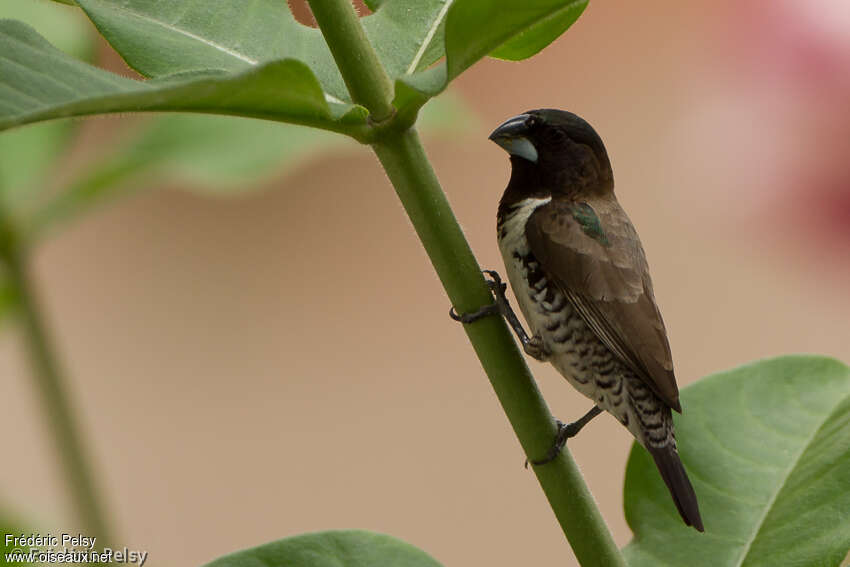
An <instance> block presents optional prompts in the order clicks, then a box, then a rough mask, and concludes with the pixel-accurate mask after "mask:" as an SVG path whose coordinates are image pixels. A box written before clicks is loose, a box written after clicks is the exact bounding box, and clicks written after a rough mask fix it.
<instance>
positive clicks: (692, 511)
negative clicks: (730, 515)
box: [649, 444, 705, 532]
mask: <svg viewBox="0 0 850 567" xmlns="http://www.w3.org/2000/svg"><path fill="white" fill-rule="evenodd" d="M649 454H650V455H652V458H653V459H655V465H656V466H657V467H658V470H659V471H660V472H661V478H663V479H664V484H666V485H667V488H668V489H669V490H670V494H671V495H672V496H673V502H675V503H676V508H677V509H678V510H679V515H681V516H682V519H683V520H685V524H687V525H689V526H693V527H694V528H696V529H697V530H699V531H701V532H702V531H705V530H704V529H703V527H702V518H701V517H700V515H699V504H697V495H696V494H694V487H693V486H691V481H690V480H689V479H688V474H687V473H686V472H685V467H684V466H683V465H682V461H681V460H680V459H679V452H678V451H676V448H675V446H674V445H672V444H671V445H667V446H666V447H658V448H650V449H649Z"/></svg>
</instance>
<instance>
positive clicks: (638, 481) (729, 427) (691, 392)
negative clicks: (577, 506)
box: [624, 356, 850, 567]
mask: <svg viewBox="0 0 850 567" xmlns="http://www.w3.org/2000/svg"><path fill="white" fill-rule="evenodd" d="M682 406H683V408H684V414H683V416H682V417H681V418H679V419H677V420H676V431H677V438H678V440H679V451H680V453H681V456H682V461H683V462H684V463H685V466H686V468H687V470H688V474H689V475H690V477H691V480H692V481H693V485H694V489H695V490H696V493H697V497H698V498H699V503H700V509H701V511H702V517H703V520H704V522H705V530H706V531H705V533H704V534H700V533H697V532H696V531H695V530H693V529H690V528H687V527H685V526H684V525H683V524H682V521H681V519H680V518H679V516H678V514H677V513H676V510H675V508H674V507H673V504H672V501H671V500H670V495H669V493H668V492H667V489H666V488H665V487H664V483H663V482H662V481H661V478H660V476H659V474H658V472H657V470H656V469H655V466H654V465H653V463H652V459H651V458H650V457H649V455H648V454H647V452H646V451H645V450H644V449H643V448H642V447H639V446H637V445H636V446H635V447H634V448H633V450H632V453H631V455H630V457H629V463H628V467H627V470H626V485H625V508H626V519H627V520H628V522H629V525H630V526H631V527H632V530H633V531H634V533H635V537H634V540H633V541H632V542H631V543H630V544H629V545H628V546H626V547H625V549H624V552H625V554H626V558H627V559H628V562H629V565H633V566H642V565H647V566H649V565H652V566H659V565H662V566H663V565H667V566H671V567H672V566H679V565H688V566H689V567H701V566H711V567H725V566H735V567H738V566H746V567H757V566H764V567H774V566H776V565H806V566H824V567H825V566H837V565H839V564H840V563H841V561H842V559H843V558H844V557H845V555H846V554H847V550H848V549H850V521H848V515H847V514H848V510H850V490H848V487H850V368H848V367H847V366H845V365H844V364H842V363H840V362H838V361H836V360H833V359H829V358H825V357H818V356H786V357H781V358H775V359H770V360H765V361H761V362H756V363H754V364H750V365H747V366H743V367H741V368H737V369H735V370H731V371H728V372H724V373H720V374H715V375H713V376H710V377H708V378H705V379H703V380H700V381H699V382H698V383H696V384H694V385H692V386H690V387H688V388H686V389H685V390H684V391H683V392H682ZM677 417H678V416H677Z"/></svg>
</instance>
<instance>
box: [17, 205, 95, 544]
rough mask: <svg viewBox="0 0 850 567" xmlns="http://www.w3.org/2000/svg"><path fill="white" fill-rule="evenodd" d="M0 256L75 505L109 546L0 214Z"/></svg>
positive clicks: (23, 270)
mask: <svg viewBox="0 0 850 567" xmlns="http://www.w3.org/2000/svg"><path fill="white" fill-rule="evenodd" d="M0 232H2V233H3V234H2V235H0V241H2V243H0V255H2V260H3V261H4V263H5V266H6V274H7V277H8V278H9V281H10V283H11V285H12V287H13V288H14V290H15V294H16V299H17V312H18V318H19V320H20V323H21V326H22V328H23V331H24V337H25V341H26V347H27V350H28V354H29V358H30V363H31V366H32V370H33V376H34V379H35V383H36V387H37V388H38V391H39V394H40V395H41V401H42V406H43V407H44V411H45V414H46V417H47V420H48V425H49V430H50V433H51V434H52V436H53V441H54V444H55V446H56V451H57V453H58V455H59V458H60V461H61V464H62V468H63V469H64V472H65V477H66V480H67V483H68V488H69V490H70V494H71V497H72V499H73V501H74V505H75V509H76V511H77V514H78V516H79V519H80V521H81V523H82V527H83V528H84V529H85V530H86V535H88V536H95V537H97V544H98V545H99V546H105V545H109V542H110V541H111V539H110V530H109V525H108V523H107V522H106V519H105V514H104V511H103V507H102V504H101V502H100V499H99V497H98V492H97V490H96V486H95V483H94V480H93V476H92V472H91V469H90V468H89V465H88V461H87V459H86V451H85V448H84V443H83V440H82V437H81V435H80V432H79V428H78V424H77V422H76V420H75V419H74V412H73V410H72V408H71V402H70V400H69V399H68V394H67V392H66V391H65V384H64V380H63V378H62V373H61V371H60V369H59V365H58V363H57V361H56V357H55V355H54V351H53V348H52V346H51V344H50V340H49V337H48V334H47V331H46V329H45V325H44V321H43V318H42V315H41V310H40V308H39V304H38V300H37V299H36V292H35V287H34V285H33V282H32V279H31V278H30V274H29V269H28V266H27V262H26V255H25V253H24V250H23V249H22V247H21V246H20V245H19V244H18V240H17V238H16V237H15V235H14V233H13V232H12V229H11V227H10V225H9V223H8V221H7V219H5V218H0Z"/></svg>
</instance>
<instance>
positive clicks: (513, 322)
mask: <svg viewBox="0 0 850 567" xmlns="http://www.w3.org/2000/svg"><path fill="white" fill-rule="evenodd" d="M484 273H486V274H487V275H488V276H490V277H491V278H493V280H492V281H488V282H487V283H488V284H489V285H490V289H491V290H492V291H493V295H494V296H495V297H496V305H498V306H499V312H500V313H501V314H502V316H503V317H504V318H505V321H507V322H508V325H510V326H511V329H513V331H514V333H516V336H517V338H518V339H519V342H520V343H522V350H524V351H525V354H527V355H528V356H530V357H532V358H534V359H537V360H540V361H543V360H546V354H547V353H546V350H545V349H544V348H543V340H542V339H541V338H540V337H539V336H537V335H535V336H533V337H529V336H528V333H526V332H525V329H523V328H522V323H520V322H519V318H518V317H517V316H516V313H515V312H514V310H513V307H511V304H510V303H508V297H507V295H505V291H507V289H508V286H507V284H504V283H502V279H501V278H500V277H499V274H498V272H496V271H494V270H484Z"/></svg>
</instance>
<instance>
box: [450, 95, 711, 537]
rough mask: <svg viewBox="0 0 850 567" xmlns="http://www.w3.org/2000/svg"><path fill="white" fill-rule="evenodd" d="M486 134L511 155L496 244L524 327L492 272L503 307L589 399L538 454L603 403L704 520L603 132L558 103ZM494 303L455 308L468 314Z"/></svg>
mask: <svg viewBox="0 0 850 567" xmlns="http://www.w3.org/2000/svg"><path fill="white" fill-rule="evenodd" d="M490 139H491V140H492V141H493V142H495V143H496V144H498V145H499V146H501V147H502V148H504V149H505V150H506V151H507V152H508V154H510V160H511V169H512V171H511V178H510V181H509V182H508V186H507V188H506V189H505V192H504V194H503V195H502V199H501V201H500V203H499V211H498V218H497V221H498V222H497V230H498V239H499V249H500V250H501V252H502V258H503V259H504V261H505V268H506V269H507V275H508V280H509V281H510V284H511V288H512V289H513V290H514V294H515V295H516V298H517V302H518V303H519V306H520V310H521V311H522V313H523V315H524V316H525V320H526V321H527V322H528V325H529V327H530V331H531V337H529V336H528V335H527V334H526V333H525V331H524V330H523V328H522V325H521V324H520V323H519V320H518V319H517V318H516V315H514V314H513V312H512V310H511V308H510V306H509V305H508V303H507V299H505V297H504V291H505V285H504V284H502V283H501V280H500V279H499V277H498V274H497V273H495V272H488V273H489V274H490V275H491V277H493V281H492V282H491V288H492V289H493V290H494V292H495V295H496V298H497V305H498V312H501V313H502V314H503V315H505V317H506V318H507V320H508V322H509V323H510V324H511V326H512V327H513V329H514V331H515V332H516V333H517V335H518V336H519V338H520V342H522V345H523V348H524V350H525V352H526V353H527V354H529V355H530V356H533V357H534V358H536V359H538V360H541V361H548V362H550V363H551V364H552V365H553V366H554V367H555V368H557V369H558V371H559V372H560V373H561V374H563V375H564V377H565V378H566V379H567V381H568V382H569V383H570V384H572V385H573V386H574V387H575V388H576V389H577V390H578V391H579V392H581V393H582V394H584V395H585V396H587V397H588V398H590V399H591V400H593V402H594V404H595V405H594V406H593V408H592V409H591V410H590V411H589V412H588V413H587V414H586V415H585V416H584V417H582V418H581V419H579V420H578V421H576V422H573V423H570V424H566V425H565V424H561V423H560V422H559V433H558V438H557V439H556V442H555V445H554V446H553V448H552V450H551V451H550V452H549V455H547V457H546V458H545V459H543V460H542V461H537V462H534V461H533V462H534V463H535V464H542V463H545V462H548V461H550V460H552V459H554V458H555V457H556V456H557V454H558V452H560V450H561V449H562V448H563V445H564V443H565V442H566V440H567V438H569V437H572V436H574V435H575V434H576V433H578V431H579V430H580V429H581V428H582V427H583V426H584V425H585V424H586V423H587V422H589V421H590V420H591V419H592V418H593V417H595V416H596V415H598V414H599V413H601V412H602V411H603V410H604V411H607V412H608V413H610V414H611V415H613V416H614V417H616V418H617V419H618V420H619V421H620V423H622V424H623V425H624V426H626V427H627V428H628V430H629V432H631V434H632V435H633V436H634V437H635V439H637V441H638V442H639V443H640V444H641V445H643V446H644V447H645V448H646V449H647V451H649V453H650V454H651V455H652V457H653V459H654V460H655V464H656V465H657V466H658V470H659V471H660V472H661V477H662V478H663V479H664V482H665V483H666V485H667V488H668V489H669V490H670V493H671V495H672V496H673V501H674V502H675V504H676V508H677V509H678V511H679V514H680V515H681V516H682V519H683V520H684V521H685V524H687V525H689V526H693V527H694V528H696V529H697V530H699V531H703V524H702V519H701V518H700V513H699V507H698V505H697V499H696V495H695V493H694V489H693V487H692V486H691V482H690V480H689V479H688V475H687V474H686V472H685V468H684V466H683V465H682V461H681V460H680V459H679V453H678V451H677V449H676V439H675V436H674V432H673V418H672V413H671V409H672V410H676V411H677V412H680V413H681V411H682V409H681V405H680V404H679V390H678V387H677V386H676V378H675V376H674V374H673V362H672V356H671V354H670V345H669V343H668V341H667V333H666V330H665V328H664V322H663V321H662V320H661V313H660V312H659V310H658V306H657V305H656V303H655V297H654V295H653V291H652V281H651V280H650V277H649V269H648V266H647V262H646V257H645V255H644V251H643V246H642V245H641V242H640V239H639V238H638V235H637V232H635V229H634V227H633V226H632V223H631V221H630V220H629V217H628V216H627V215H626V213H625V211H624V210H623V209H622V207H620V204H619V203H618V202H617V198H616V196H615V195H614V178H613V173H612V170H611V163H610V161H609V160H608V154H607V152H606V151H605V146H604V145H603V144H602V139H601V138H600V137H599V135H598V134H597V133H596V131H595V130H594V129H593V128H592V127H591V126H590V125H589V124H588V123H587V122H585V121H584V120H583V119H582V118H580V117H578V116H576V115H575V114H572V113H570V112H565V111H562V110H554V109H540V110H530V111H528V112H524V113H522V114H520V115H518V116H515V117H513V118H511V119H509V120H507V121H506V122H504V123H503V124H502V125H501V126H499V127H498V128H496V130H495V131H493V133H492V134H491V135H490ZM493 311H494V309H493V307H492V306H488V308H483V309H482V310H480V311H479V312H476V313H471V314H466V315H463V316H457V315H453V316H454V317H455V318H457V319H459V320H461V321H464V322H466V323H469V322H472V321H474V320H477V319H478V318H480V317H482V316H484V315H487V314H489V313H492V312H493Z"/></svg>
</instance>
